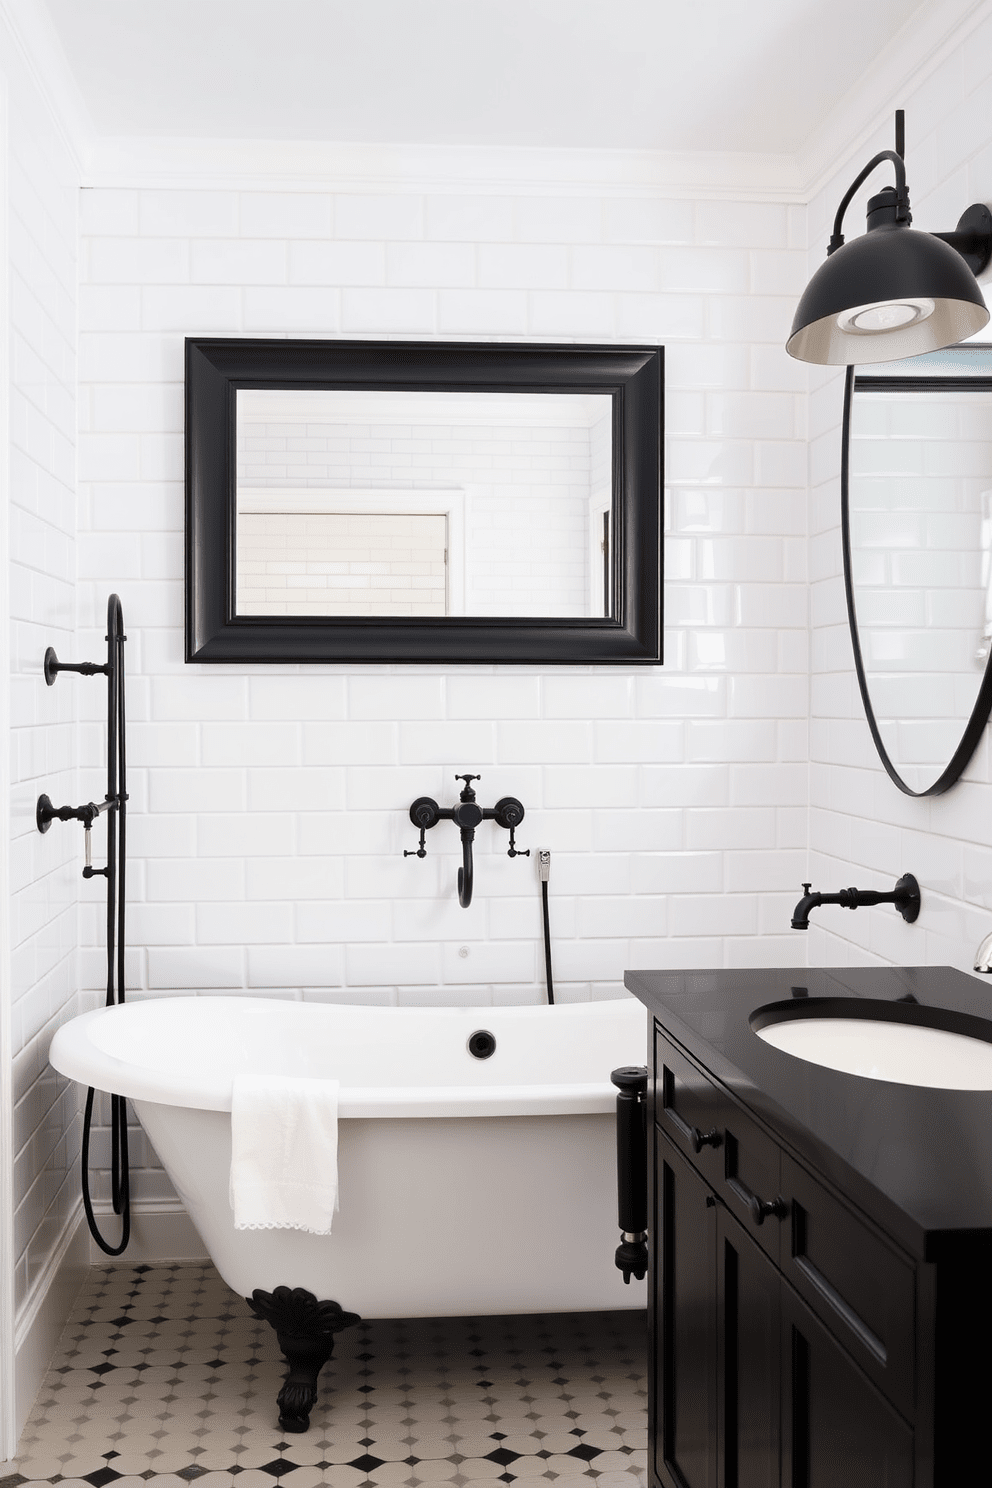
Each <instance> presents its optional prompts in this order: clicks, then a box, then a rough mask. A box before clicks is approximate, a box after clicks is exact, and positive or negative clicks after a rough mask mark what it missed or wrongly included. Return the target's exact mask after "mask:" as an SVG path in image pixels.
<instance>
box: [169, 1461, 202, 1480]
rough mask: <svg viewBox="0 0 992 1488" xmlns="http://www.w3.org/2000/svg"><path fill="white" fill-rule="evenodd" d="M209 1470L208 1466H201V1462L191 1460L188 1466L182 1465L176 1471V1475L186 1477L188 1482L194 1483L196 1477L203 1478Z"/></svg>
mask: <svg viewBox="0 0 992 1488" xmlns="http://www.w3.org/2000/svg"><path fill="white" fill-rule="evenodd" d="M208 1471H209V1469H208V1468H206V1467H200V1465H199V1463H197V1462H191V1463H189V1465H188V1466H187V1467H181V1468H180V1469H179V1471H178V1472H177V1473H176V1477H177V1478H185V1479H186V1481H187V1482H188V1483H192V1482H193V1480H194V1478H202V1477H203V1475H204V1474H205V1473H206V1472H208Z"/></svg>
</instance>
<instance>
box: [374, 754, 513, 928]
mask: <svg viewBox="0 0 992 1488" xmlns="http://www.w3.org/2000/svg"><path fill="white" fill-rule="evenodd" d="M455 779H456V780H464V782H465V784H464V786H463V787H462V789H461V792H460V794H459V796H458V805H457V806H444V807H441V806H439V805H438V804H437V802H436V801H435V800H434V799H433V797H432V796H418V797H417V799H416V800H415V801H414V803H413V805H412V806H411V807H410V820H411V821H412V822H413V825H414V826H415V827H419V828H420V846H419V847H417V848H411V849H409V850H407V851H404V853H403V856H404V857H405V858H426V856H427V848H426V846H425V845H424V838H425V836H426V834H427V833H428V832H429V831H430V829H431V827H434V826H436V825H437V823H438V822H439V821H453V822H454V823H455V826H456V827H457V828H458V829H459V831H460V832H461V838H462V866H461V867H460V868H459V870H458V903H459V904H460V905H461V907H462V909H468V907H469V905H470V904H471V903H472V884H473V865H472V842H473V840H474V838H475V829H476V827H477V826H478V825H479V823H480V822H483V821H495V822H497V823H498V825H499V826H501V827H503V828H504V830H507V831H509V833H510V846H509V848H508V849H507V856H508V857H510V858H529V857H530V848H529V847H528V848H527V849H526V850H521V849H520V848H519V847H517V845H516V843H515V841H514V838H513V833H514V831H515V830H516V828H517V827H519V825H520V823H521V822H522V821H523V819H524V808H523V806H522V805H521V804H520V802H519V801H518V800H517V798H516V796H503V797H502V798H501V799H500V800H498V801H497V802H496V805H495V806H480V805H478V803H477V802H476V799H475V791H474V790H473V789H472V781H473V780H481V779H482V776H481V775H456V776H455Z"/></svg>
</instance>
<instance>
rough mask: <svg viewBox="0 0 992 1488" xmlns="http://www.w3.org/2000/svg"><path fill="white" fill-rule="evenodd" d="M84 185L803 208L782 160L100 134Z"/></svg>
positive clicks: (790, 165) (790, 161)
mask: <svg viewBox="0 0 992 1488" xmlns="http://www.w3.org/2000/svg"><path fill="white" fill-rule="evenodd" d="M83 183H84V185H87V186H102V187H131V186H146V187H147V186H159V187H190V186H197V187H200V188H203V189H210V188H213V189H217V188H221V189H224V188H233V189H238V190H249V191H273V190H282V191H285V190H287V189H288V190H292V191H369V192H381V191H389V192H398V193H400V194H402V193H406V192H423V191H437V192H441V193H444V192H462V191H464V190H465V188H466V186H467V185H471V189H472V192H473V194H475V195H490V196H497V195H505V194H507V193H511V194H513V195H533V196H537V195H554V196H604V195H605V196H621V195H622V196H629V195H632V194H633V195H645V196H659V195H661V196H678V197H685V196H693V197H702V198H707V197H711V198H724V197H726V198H728V199H733V200H737V201H740V200H748V199H749V198H753V199H755V200H761V201H767V200H780V201H799V200H801V197H800V195H799V192H798V183H797V181H796V180H795V160H794V157H792V156H791V155H788V154H747V153H744V152H734V151H729V150H728V151H702V150H685V151H659V150H590V149H552V148H544V147H534V146H527V145H506V146H499V145H484V146H483V145H416V144H393V145H384V144H352V143H340V142H335V141H330V140H243V139H237V140H234V139H232V140H225V139H209V140H197V139H166V138H153V137H148V136H145V137H141V138H138V137H134V136H130V137H127V138H109V137H102V138H99V139H96V140H94V141H93V143H92V148H91V151H90V154H89V158H88V161H87V166H86V169H85V170H84V173H83Z"/></svg>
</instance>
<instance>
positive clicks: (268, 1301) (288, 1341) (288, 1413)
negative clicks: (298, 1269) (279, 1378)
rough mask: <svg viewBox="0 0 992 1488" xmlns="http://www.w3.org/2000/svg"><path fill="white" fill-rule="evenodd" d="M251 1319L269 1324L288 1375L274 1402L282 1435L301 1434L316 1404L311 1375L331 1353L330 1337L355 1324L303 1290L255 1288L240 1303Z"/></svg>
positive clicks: (347, 1315) (349, 1315) (349, 1314)
mask: <svg viewBox="0 0 992 1488" xmlns="http://www.w3.org/2000/svg"><path fill="white" fill-rule="evenodd" d="M246 1301H247V1303H248V1306H249V1307H250V1308H251V1310H252V1312H253V1313H254V1314H255V1316H256V1317H257V1318H261V1319H262V1321H263V1322H266V1323H271V1324H272V1327H273V1328H274V1329H275V1330H276V1339H277V1341H278V1343H279V1347H280V1349H281V1350H282V1353H283V1357H284V1358H285V1360H286V1363H287V1364H288V1365H289V1373H288V1374H287V1375H286V1379H285V1381H284V1383H283V1387H282V1389H281V1390H280V1391H279V1395H278V1397H277V1402H276V1403H277V1404H278V1406H279V1425H280V1426H281V1427H282V1429H283V1431H296V1432H298V1431H306V1430H307V1428H308V1427H309V1425H310V1412H311V1411H312V1410H313V1407H314V1403H315V1401H316V1399H317V1376H318V1374H319V1373H320V1371H321V1369H322V1368H323V1366H324V1365H325V1364H326V1363H327V1361H328V1359H329V1358H330V1357H331V1355H332V1354H333V1352H334V1335H335V1334H336V1333H340V1332H341V1329H342V1328H350V1327H351V1325H352V1323H359V1322H361V1318H360V1317H359V1316H358V1314H357V1312H345V1311H344V1309H343V1308H342V1307H341V1306H340V1305H339V1303H337V1302H318V1301H317V1298H316V1297H315V1296H314V1294H313V1292H308V1291H305V1290H304V1288H303V1287H293V1288H292V1290H290V1288H289V1287H284V1286H280V1287H276V1289H275V1291H274V1292H263V1291H261V1290H260V1289H259V1288H258V1287H256V1288H255V1290H254V1291H253V1292H252V1294H251V1296H250V1297H248V1298H246Z"/></svg>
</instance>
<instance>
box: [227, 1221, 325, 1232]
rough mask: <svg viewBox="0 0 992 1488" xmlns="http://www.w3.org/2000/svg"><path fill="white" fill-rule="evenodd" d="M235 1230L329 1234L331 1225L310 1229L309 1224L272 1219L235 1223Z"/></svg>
mask: <svg viewBox="0 0 992 1488" xmlns="http://www.w3.org/2000/svg"><path fill="white" fill-rule="evenodd" d="M234 1228H235V1229H236V1230H304V1231H305V1232H306V1233H307V1234H308V1235H329V1234H330V1233H331V1227H330V1225H328V1227H327V1229H326V1230H312V1229H311V1228H310V1226H309V1225H305V1224H290V1223H289V1222H288V1221H287V1220H273V1221H272V1222H271V1223H270V1224H236V1225H235V1226H234Z"/></svg>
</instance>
